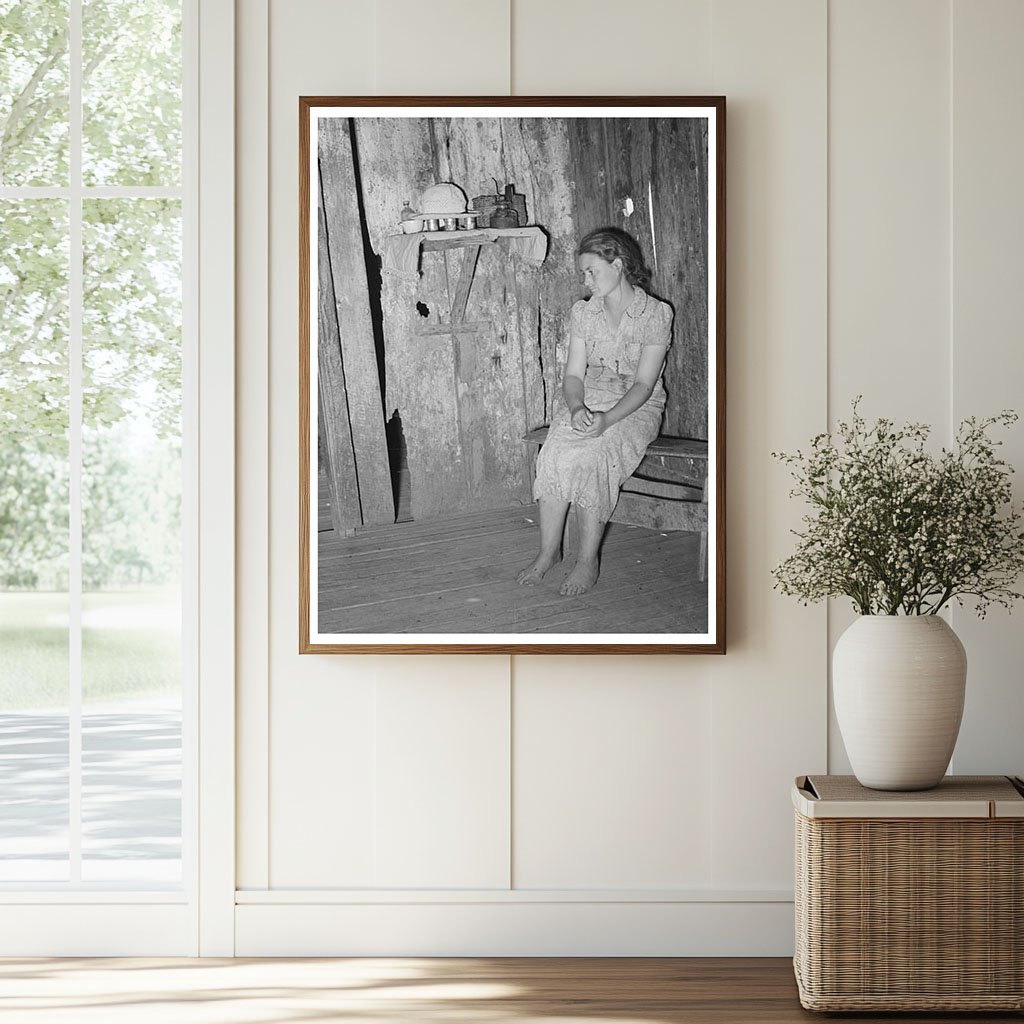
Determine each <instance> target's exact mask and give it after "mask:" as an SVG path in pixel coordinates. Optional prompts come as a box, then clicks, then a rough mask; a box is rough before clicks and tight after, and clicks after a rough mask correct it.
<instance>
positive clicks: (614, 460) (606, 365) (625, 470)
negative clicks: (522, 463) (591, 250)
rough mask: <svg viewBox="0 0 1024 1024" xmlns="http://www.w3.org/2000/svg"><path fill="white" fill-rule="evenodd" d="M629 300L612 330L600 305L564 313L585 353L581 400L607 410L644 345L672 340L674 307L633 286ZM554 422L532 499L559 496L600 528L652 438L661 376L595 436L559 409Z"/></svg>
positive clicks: (661, 396) (627, 384)
mask: <svg viewBox="0 0 1024 1024" xmlns="http://www.w3.org/2000/svg"><path fill="white" fill-rule="evenodd" d="M634 291H635V295H634V296H633V301H632V302H631V303H630V304H629V306H628V307H627V309H626V311H625V312H624V313H623V314H622V319H621V321H620V322H619V327H618V330H613V329H612V327H611V325H610V324H609V323H608V320H607V318H606V317H605V315H604V300H603V299H601V298H599V297H597V296H595V297H594V298H592V299H590V300H589V301H584V300H581V301H579V302H577V303H576V304H575V305H574V306H573V307H572V312H571V313H570V314H569V331H570V336H571V338H582V340H583V342H584V344H585V346H586V352H587V372H586V376H585V377H584V380H583V393H584V401H585V402H586V404H587V407H588V408H590V409H592V410H593V411H594V412H606V411H607V410H608V409H610V408H611V407H612V406H613V405H615V404H616V403H617V402H618V401H619V399H620V398H622V396H623V395H624V394H625V393H626V392H627V391H628V390H629V389H630V388H631V387H632V386H633V383H634V381H635V380H636V371H637V367H638V366H639V363H640V355H641V352H642V351H643V347H644V346H645V345H666V346H667V345H669V344H671V341H672V309H671V307H670V306H669V305H668V304H667V303H665V302H661V301H660V300H659V299H656V298H654V297H653V296H651V295H648V294H647V293H646V292H645V291H644V290H643V289H642V288H638V287H635V286H634ZM560 405H561V408H560V409H559V411H558V413H557V414H556V416H555V418H554V419H553V420H552V423H551V429H550V430H549V431H548V437H547V440H546V441H545V442H544V446H543V447H542V448H541V450H540V455H539V456H538V457H537V477H536V480H535V481H534V485H533V496H534V498H535V499H540V498H561V499H562V500H563V501H569V502H572V503H573V504H575V505H577V506H579V507H580V508H584V509H587V510H588V511H590V512H593V513H594V514H595V515H596V516H597V518H598V519H599V520H600V521H601V522H606V521H607V520H608V519H609V518H610V516H611V514H612V510H613V509H614V508H615V503H616V502H617V501H618V500H619V488H620V487H621V486H622V483H623V481H625V480H627V479H628V478H629V477H630V476H631V475H632V473H633V471H634V470H635V469H636V467H637V466H639V465H640V460H641V459H642V458H643V457H644V452H645V451H646V450H647V446H648V445H649V444H650V443H651V441H653V440H654V439H655V438H656V437H657V436H658V429H659V427H660V426H661V417H662V413H664V411H665V388H664V385H663V384H662V383H661V376H660V374H659V376H658V380H657V382H656V383H655V385H654V391H653V392H652V393H651V397H650V398H649V399H648V400H647V401H646V402H645V403H644V404H643V405H642V406H640V408H639V409H637V410H636V412H633V413H630V415H628V416H626V417H625V418H624V419H621V420H619V422H618V423H613V424H612V425H611V426H610V427H609V428H608V429H607V430H606V431H605V432H604V433H603V434H602V435H601V436H600V437H584V436H583V435H581V434H580V433H579V432H577V431H575V430H573V429H572V424H571V422H570V417H569V410H568V409H567V408H566V407H565V405H564V403H560Z"/></svg>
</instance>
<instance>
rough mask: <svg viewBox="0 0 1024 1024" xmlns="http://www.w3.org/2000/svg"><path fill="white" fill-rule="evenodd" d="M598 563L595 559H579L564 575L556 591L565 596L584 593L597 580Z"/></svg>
mask: <svg viewBox="0 0 1024 1024" xmlns="http://www.w3.org/2000/svg"><path fill="white" fill-rule="evenodd" d="M597 574H598V565H597V560H596V559H594V560H593V561H586V562H584V561H582V560H581V561H579V562H577V563H576V565H575V566H574V568H573V570H572V572H570V573H569V575H568V576H566V577H565V580H564V582H563V583H562V585H561V586H560V587H559V588H558V592H559V593H560V594H563V595H564V596H565V597H578V596H579V595H580V594H585V593H586V592H587V591H588V590H590V588H591V587H592V586H593V585H594V584H595V583H596V582H597Z"/></svg>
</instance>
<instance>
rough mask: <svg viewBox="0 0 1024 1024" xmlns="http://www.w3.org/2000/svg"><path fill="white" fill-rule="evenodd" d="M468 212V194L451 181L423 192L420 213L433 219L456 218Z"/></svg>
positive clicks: (443, 182)
mask: <svg viewBox="0 0 1024 1024" xmlns="http://www.w3.org/2000/svg"><path fill="white" fill-rule="evenodd" d="M465 212H466V193H465V192H463V191H462V189H461V188H459V186H458V185H453V184H452V183H451V182H450V181H442V182H440V183H439V184H437V185H431V186H430V187H429V188H425V189H424V190H423V195H421V196H420V213H422V214H426V215H428V216H431V217H454V216H457V215H458V214H460V213H465Z"/></svg>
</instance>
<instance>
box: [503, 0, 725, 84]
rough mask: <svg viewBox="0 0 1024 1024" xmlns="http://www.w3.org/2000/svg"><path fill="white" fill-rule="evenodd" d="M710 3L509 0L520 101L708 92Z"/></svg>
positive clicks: (702, 0) (514, 80) (514, 73)
mask: <svg viewBox="0 0 1024 1024" xmlns="http://www.w3.org/2000/svg"><path fill="white" fill-rule="evenodd" d="M713 6H714V5H713V3H712V0H645V2H643V3H633V4H630V5H628V6H624V5H623V4H622V3H621V0H558V2H557V3H552V2H551V0H512V89H513V91H514V92H515V93H516V94H517V95H520V96H530V95H535V96H562V95H568V96H585V95H588V94H589V95H594V96H618V95H623V96H639V95H651V96H656V95H667V96H680V95H688V94H691V93H692V94H697V95H701V94H707V93H709V92H710V88H709V78H710V70H711V64H710V60H711V22H712V8H713Z"/></svg>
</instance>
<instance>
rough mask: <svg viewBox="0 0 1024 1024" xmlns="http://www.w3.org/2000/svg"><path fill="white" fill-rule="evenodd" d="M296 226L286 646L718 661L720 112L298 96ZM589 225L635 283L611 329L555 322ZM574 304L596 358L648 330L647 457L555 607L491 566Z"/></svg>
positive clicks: (525, 552) (519, 497) (574, 282)
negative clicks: (655, 363)
mask: <svg viewBox="0 0 1024 1024" xmlns="http://www.w3.org/2000/svg"><path fill="white" fill-rule="evenodd" d="M488 179H490V180H488ZM490 181H493V183H494V184H493V186H492V185H491V184H490ZM447 183H455V184H456V185H458V186H459V187H460V189H461V191H462V192H464V193H465V199H464V200H460V199H459V192H458V190H455V191H453V190H451V189H449V188H447V187H443V188H441V189H431V190H430V191H427V189H428V188H430V186H432V185H435V184H442V185H447ZM463 201H464V202H465V203H466V209H465V210H464V211H463V210H462V209H461V206H462V202H463ZM441 207H451V209H441ZM470 213H474V214H475V215H476V216H475V219H473V218H469V217H468V216H467V214H470ZM432 217H436V218H437V221H438V223H437V224H436V225H435V224H434V223H432V222H431V218H432ZM446 220H447V223H446ZM299 225H300V227H299V477H300V479H299V596H300V600H299V651H300V653H303V654H307V653H351V654H363V653H373V654H381V653H402V654H418V653H442V652H445V653H454V652H465V653H478V654H487V653H510V654H512V653H518V654H558V653H576V654H581V653H591V654H594V653H608V654H613V653H630V654H632V653H637V654H641V653H652V654H667V653H680V654H683V653H686V654H692V653H693V654H724V653H725V238H726V233H725V99H724V98H723V97H539V96H533V97H518V96H517V97H486V96H482V97H464V96H460V97H394V96H388V97H379V96H378V97H358V96H357V97H313V96H304V97H301V98H300V100H299ZM603 226H611V227H614V228H621V229H624V230H626V231H628V232H629V233H630V234H631V235H632V236H633V237H634V238H635V239H636V240H637V242H638V243H639V244H640V249H641V251H642V252H643V254H644V257H645V259H646V262H647V263H648V264H649V265H650V266H651V267H652V268H653V269H654V278H653V283H652V284H650V285H648V289H647V291H644V290H642V289H640V288H639V287H637V288H633V290H630V289H629V288H626V289H624V290H623V291H620V292H618V293H616V294H617V295H619V296H620V297H621V296H626V297H627V298H628V297H629V296H632V301H631V302H630V305H629V306H628V308H627V309H626V310H625V312H619V315H620V316H622V318H623V319H625V318H626V316H627V314H628V316H629V318H630V319H629V320H628V321H627V322H626V323H625V324H623V323H622V321H619V326H618V327H615V326H613V324H612V320H614V314H615V312H617V311H615V310H612V314H613V316H612V318H611V319H607V318H606V315H605V312H604V307H603V300H602V299H601V298H600V293H595V296H594V297H592V298H591V300H590V302H589V303H588V304H587V305H583V304H582V303H581V302H580V300H581V299H583V298H584V297H585V293H584V291H583V289H582V285H581V282H580V271H579V267H578V265H577V259H578V257H577V253H576V248H577V246H578V244H579V242H580V239H581V238H582V237H583V236H584V235H585V234H586V233H587V232H590V231H592V230H594V229H595V228H600V227H603ZM435 228H436V229H437V230H435ZM609 259H611V257H609ZM584 262H585V261H584ZM621 264H622V260H619V261H618V263H615V262H614V260H613V261H612V262H611V263H607V264H606V265H608V266H610V267H611V268H612V269H613V271H616V272H618V273H620V274H622V275H624V276H626V279H627V280H629V281H630V282H631V283H632V282H633V279H632V277H631V276H629V275H627V274H626V270H624V269H623V268H622V266H621ZM631 265H632V264H631ZM632 273H633V272H632V271H630V274H632ZM616 280H617V278H616ZM641 280H645V278H643V277H642V276H638V277H637V282H639V281H641ZM648 292H649V294H648ZM625 301H626V300H625V299H623V302H625ZM574 303H577V306H576V307H575V308H576V312H575V313H574V314H573V316H574V317H575V316H582V315H583V312H585V311H590V312H594V313H600V314H601V317H600V322H601V324H603V325H604V326H596V325H597V324H598V320H597V319H596V318H593V319H591V320H589V321H587V322H586V323H587V324H594V325H595V326H594V328H593V329H594V330H596V331H610V332H612V333H611V334H605V335H602V337H604V338H605V343H606V344H619V345H627V344H632V345H634V346H642V345H643V344H646V343H649V336H648V335H646V334H642V332H643V331H644V330H646V329H647V328H646V327H645V326H643V325H646V324H648V323H649V322H651V321H649V320H646V319H643V318H644V317H646V316H648V311H655V312H660V313H662V314H665V306H666V305H667V307H669V308H670V310H671V313H667V314H665V320H664V322H665V323H668V322H672V323H673V325H674V326H673V329H672V344H671V346H670V348H668V350H667V355H666V358H665V362H664V364H663V367H664V369H663V374H662V378H661V379H662V380H663V381H664V388H665V392H666V393H667V396H668V397H667V400H666V399H665V398H664V396H663V394H662V393H660V392H658V388H660V387H661V385H660V384H658V385H656V386H655V391H656V394H661V395H662V397H660V398H659V401H665V402H666V404H665V409H664V418H663V421H662V425H661V428H660V434H661V436H659V437H658V439H657V440H656V441H654V442H653V443H652V444H651V445H650V446H649V447H648V448H647V449H646V455H644V457H643V461H642V462H641V463H640V466H639V467H638V468H637V469H636V470H635V471H634V474H633V475H632V476H630V477H629V478H628V479H627V480H626V481H625V482H624V483H622V485H621V491H620V492H619V494H618V499H617V501H618V503H617V504H616V505H615V507H614V513H613V514H612V518H611V524H610V525H609V527H608V528H607V530H606V531H605V535H604V540H603V547H602V562H601V575H600V577H599V579H598V581H597V584H596V586H594V587H593V588H592V589H590V590H589V591H588V592H587V593H584V594H582V595H573V596H563V595H562V594H561V593H559V590H560V587H561V586H564V585H565V584H564V580H565V578H566V573H567V572H568V571H569V569H568V568H566V567H564V566H556V567H555V568H553V569H552V570H551V571H549V572H548V573H547V575H545V576H543V578H535V577H536V574H534V577H531V579H532V581H533V582H534V584H535V585H534V586H530V587H525V586H519V585H518V584H517V581H516V570H517V568H521V567H522V566H524V565H526V564H529V562H530V559H531V558H532V557H533V550H534V549H535V548H536V545H537V543H538V538H539V527H538V525H537V522H538V512H537V508H538V506H537V505H536V504H534V498H533V492H532V482H533V472H534V467H535V460H536V458H537V451H538V448H539V445H540V443H541V441H542V439H543V436H544V434H545V431H546V424H547V423H549V422H551V420H552V418H554V417H557V415H558V413H559V409H560V408H561V406H560V404H559V403H560V402H561V400H562V399H561V369H562V367H561V363H562V361H563V360H564V358H565V352H566V350H567V344H568V331H569V330H570V327H569V326H568V321H569V319H570V318H569V313H570V309H572V308H573V307H574ZM652 315H653V314H652ZM578 322H582V321H575V320H574V321H573V323H574V324H576V323H578ZM638 325H640V326H638ZM587 329H588V330H589V329H590V328H589V327H588V328H587ZM572 330H574V331H578V328H577V327H576V326H574V327H572ZM637 332H641V333H640V334H638V333H637ZM574 337H575V336H574ZM640 338H643V339H647V340H646V341H645V340H638V339H640ZM650 343H652V344H662V343H663V342H661V341H660V339H656V340H655V341H654V342H650ZM574 344H576V345H577V350H578V351H580V350H581V348H580V346H581V345H582V344H583V342H581V341H579V340H576V341H575V342H574ZM586 345H587V352H588V355H589V353H590V352H591V348H590V345H591V341H589V340H588V341H586ZM604 351H608V352H614V353H617V352H618V351H619V350H618V349H615V350H611V349H605V350H604ZM623 351H625V350H623ZM634 351H637V352H638V351H640V348H639V347H636V348H635V349H634ZM623 358H624V363H623V364H622V365H621V366H620V362H619V361H618V360H615V362H614V370H615V371H616V372H620V371H621V373H620V380H621V381H624V382H625V383H623V384H622V386H623V387H628V386H629V381H630V380H631V377H630V373H631V372H633V371H632V369H631V367H630V366H629V365H626V364H627V363H628V360H626V359H625V356H624V357H623ZM601 365H602V366H603V367H604V368H603V369H596V370H595V371H594V372H595V373H604V372H608V373H611V372H612V367H611V361H610V359H609V360H608V361H603V362H602V364H601ZM587 380H588V385H587V386H588V388H590V386H591V384H590V381H591V377H590V371H589V370H588V374H587ZM648 386H649V385H648ZM651 402H652V408H654V409H655V410H656V408H657V407H656V406H655V405H654V404H653V403H654V402H655V399H654V398H652V399H651ZM611 407H612V406H611V405H606V406H605V408H611ZM648 422H649V420H648ZM553 429H554V428H553ZM646 436H649V435H645V437H644V440H646ZM552 450H554V449H552ZM640 450H641V451H642V450H643V449H642V444H641V448H640ZM545 459H546V465H548V466H549V465H551V462H552V456H551V455H550V453H549V454H548V455H546V456H545ZM616 465H617V463H616ZM619 475H621V473H620V474H619ZM611 486H612V487H614V484H612V485H611ZM612 494H614V491H612ZM545 508H546V509H550V508H551V505H545ZM585 514H586V512H584V515H585ZM574 518H575V517H574V515H573V509H572V508H571V509H570V515H569V517H568V518H567V520H566V539H565V544H566V546H567V549H568V545H570V543H571V541H572V538H571V537H570V533H571V532H572V526H573V522H574ZM595 518H597V517H595ZM552 521H553V520H552V519H551V518H549V519H548V520H547V522H549V523H550V522H552ZM583 521H584V522H586V520H583ZM591 536H593V534H592V533H591ZM570 587H571V581H570Z"/></svg>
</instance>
